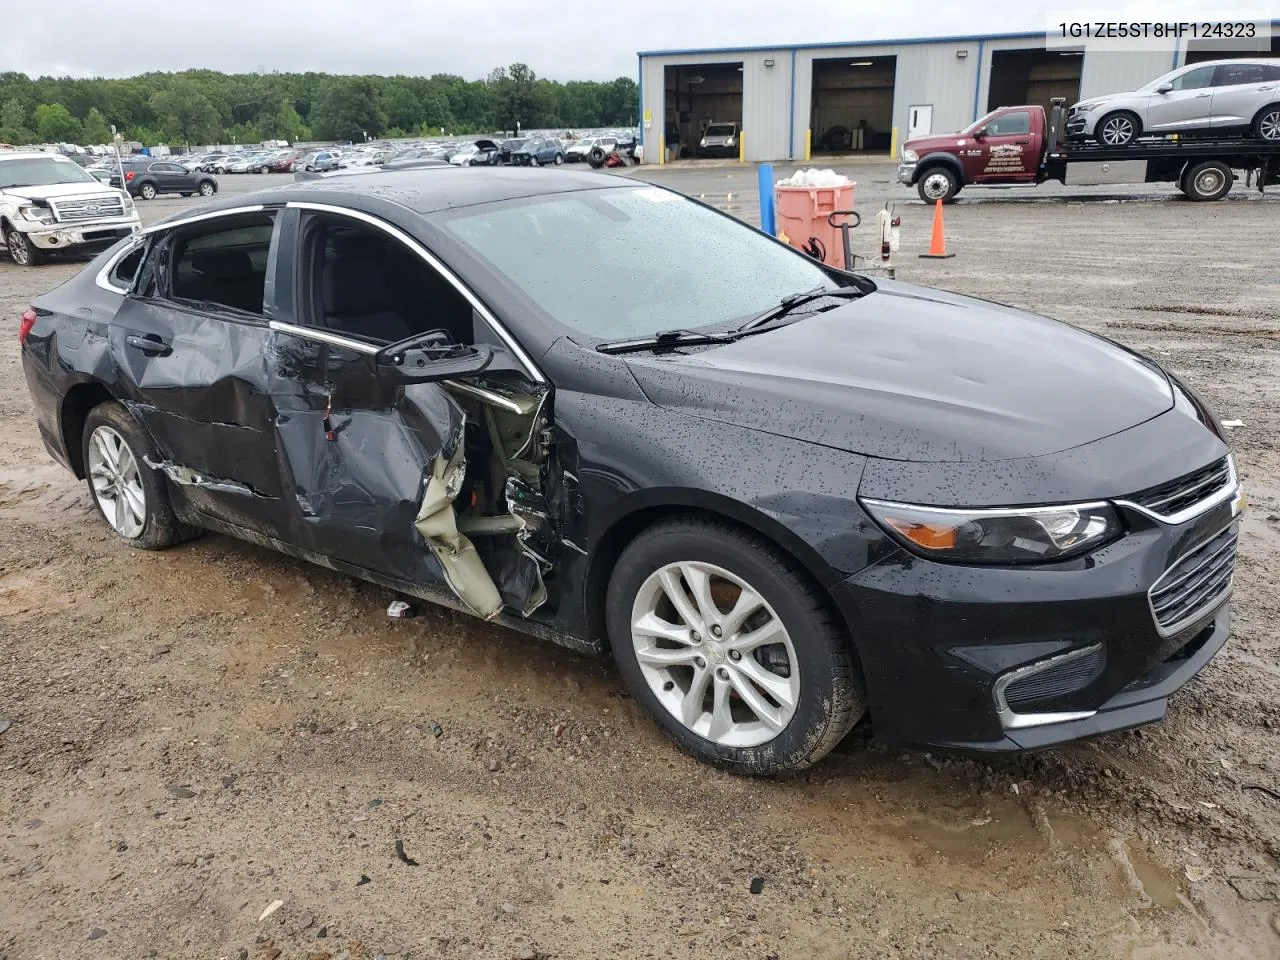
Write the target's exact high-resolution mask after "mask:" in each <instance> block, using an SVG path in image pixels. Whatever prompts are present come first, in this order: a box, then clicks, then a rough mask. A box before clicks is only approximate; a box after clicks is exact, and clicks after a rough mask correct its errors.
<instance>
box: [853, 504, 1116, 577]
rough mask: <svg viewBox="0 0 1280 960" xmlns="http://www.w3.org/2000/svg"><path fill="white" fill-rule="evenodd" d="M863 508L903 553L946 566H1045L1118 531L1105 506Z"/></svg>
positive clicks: (1105, 539) (899, 505) (1094, 546)
mask: <svg viewBox="0 0 1280 960" xmlns="http://www.w3.org/2000/svg"><path fill="white" fill-rule="evenodd" d="M862 502H863V505H864V506H865V507H866V508H867V510H868V511H869V512H870V513H871V516H873V517H874V518H875V519H876V521H877V522H878V523H879V524H880V525H881V526H883V527H884V528H885V530H886V531H888V533H889V534H890V535H891V536H892V537H893V538H894V539H895V540H897V541H899V542H900V543H901V544H902V545H903V546H904V547H906V548H907V549H908V550H911V551H912V552H913V553H918V554H921V555H922V556H926V557H929V558H930V559H934V560H942V561H946V562H950V563H1002V564H1014V563H1045V562H1048V561H1051V560H1061V559H1063V558H1064V557H1070V556H1074V555H1076V554H1080V553H1084V552H1085V551H1086V550H1091V549H1094V548H1096V547H1099V546H1101V545H1102V544H1104V543H1106V542H1107V541H1108V540H1111V539H1113V538H1115V537H1117V536H1119V534H1120V532H1121V531H1122V529H1123V527H1122V526H1121V523H1120V518H1119V517H1118V516H1117V515H1116V512H1115V510H1114V509H1112V507H1111V506H1110V504H1107V503H1085V504H1064V505H1062V506H1056V507H1009V508H1002V509H995V510H952V509H947V508H941V509H940V508H937V507H919V506H912V505H910V504H905V503H887V502H885V501H883V500H864V501H862Z"/></svg>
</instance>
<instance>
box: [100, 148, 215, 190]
mask: <svg viewBox="0 0 1280 960" xmlns="http://www.w3.org/2000/svg"><path fill="white" fill-rule="evenodd" d="M123 166H124V184H123V186H124V187H125V189H127V190H128V191H129V194H130V196H134V197H141V198H142V199H143V200H154V199H155V198H156V196H157V195H158V194H161V193H180V194H182V195H183V196H184V197H189V196H191V195H192V194H193V193H198V194H200V196H202V197H212V196H213V195H214V194H215V193H217V192H218V181H217V180H215V179H214V178H213V177H211V176H210V175H209V174H207V173H201V172H200V171H199V170H188V169H187V168H186V167H184V166H183V165H182V164H180V163H178V162H177V161H176V160H159V159H156V158H154V157H144V158H142V159H140V160H128V161H126V162H125V163H124V164H123ZM111 185H112V186H113V187H119V186H121V183H120V174H119V172H114V173H112V175H111Z"/></svg>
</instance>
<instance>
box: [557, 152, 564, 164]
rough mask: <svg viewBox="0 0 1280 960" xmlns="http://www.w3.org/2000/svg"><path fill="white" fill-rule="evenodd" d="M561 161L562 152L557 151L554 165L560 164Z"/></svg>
mask: <svg viewBox="0 0 1280 960" xmlns="http://www.w3.org/2000/svg"><path fill="white" fill-rule="evenodd" d="M562 163H564V154H563V153H557V154H556V166H557V167H558V166H560V164H562Z"/></svg>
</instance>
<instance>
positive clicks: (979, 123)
mask: <svg viewBox="0 0 1280 960" xmlns="http://www.w3.org/2000/svg"><path fill="white" fill-rule="evenodd" d="M997 112H998V111H997V110H992V111H991V112H990V113H984V114H983V115H982V116H980V117H979V118H978V119H977V120H975V121H973V123H971V124H969V125H968V126H967V127H965V128H964V129H963V130H961V131H960V133H961V134H964V135H967V136H972V135H973V134H975V133H976V132H978V131H979V130H981V129H982V128H983V127H985V126H986V125H987V122H988V121H989V120H990V119H991V118H992V117H994V116H995V115H996V113H997Z"/></svg>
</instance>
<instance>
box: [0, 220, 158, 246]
mask: <svg viewBox="0 0 1280 960" xmlns="http://www.w3.org/2000/svg"><path fill="white" fill-rule="evenodd" d="M26 226H27V225H26V224H24V225H23V227H24V228H25V227H26ZM141 229H142V221H141V220H139V219H138V217H137V216H136V215H135V216H132V217H116V218H113V219H111V220H95V221H87V222H84V223H51V224H48V225H44V224H41V225H39V226H38V227H37V228H36V229H34V230H27V229H22V232H23V233H25V234H26V235H27V239H28V240H30V241H31V243H32V244H33V245H34V246H37V247H39V248H40V249H41V250H66V249H69V248H72V247H85V246H103V247H107V246H110V245H111V244H113V243H115V242H116V241H117V240H119V239H121V238H122V237H127V236H129V235H130V234H134V233H138V232H139V231H140V230H141Z"/></svg>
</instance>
